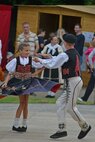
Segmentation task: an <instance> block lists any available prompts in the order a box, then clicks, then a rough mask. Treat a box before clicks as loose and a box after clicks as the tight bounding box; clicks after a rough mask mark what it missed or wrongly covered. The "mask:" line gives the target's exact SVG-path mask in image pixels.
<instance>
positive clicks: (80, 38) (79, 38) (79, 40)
mask: <svg viewBox="0 0 95 142" xmlns="http://www.w3.org/2000/svg"><path fill="white" fill-rule="evenodd" d="M74 30H75V33H76V42H75V48H76V50H77V51H78V53H79V55H80V64H82V57H83V47H84V42H85V37H84V35H83V34H82V27H81V25H80V24H76V25H75V27H74Z"/></svg>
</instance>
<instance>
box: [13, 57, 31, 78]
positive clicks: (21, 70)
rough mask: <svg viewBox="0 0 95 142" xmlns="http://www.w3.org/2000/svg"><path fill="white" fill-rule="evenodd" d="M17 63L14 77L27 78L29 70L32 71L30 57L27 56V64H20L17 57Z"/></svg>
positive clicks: (29, 73)
mask: <svg viewBox="0 0 95 142" xmlns="http://www.w3.org/2000/svg"><path fill="white" fill-rule="evenodd" d="M16 59H17V65H16V72H15V78H18V79H22V80H24V79H27V78H30V77H31V72H32V67H31V64H32V58H31V57H29V63H28V64H27V65H25V66H24V65H22V64H20V58H19V57H17V58H16Z"/></svg>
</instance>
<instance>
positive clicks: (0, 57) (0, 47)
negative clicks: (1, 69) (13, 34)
mask: <svg viewBox="0 0 95 142" xmlns="http://www.w3.org/2000/svg"><path fill="white" fill-rule="evenodd" d="M1 49H2V42H1V40H0V65H1V61H2V52H1Z"/></svg>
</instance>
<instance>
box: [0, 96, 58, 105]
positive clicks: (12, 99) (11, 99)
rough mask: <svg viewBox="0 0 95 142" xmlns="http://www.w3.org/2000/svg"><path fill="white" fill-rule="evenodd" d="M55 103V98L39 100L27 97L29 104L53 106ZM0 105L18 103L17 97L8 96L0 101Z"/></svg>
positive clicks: (39, 98)
mask: <svg viewBox="0 0 95 142" xmlns="http://www.w3.org/2000/svg"><path fill="white" fill-rule="evenodd" d="M55 102H56V98H52V99H51V98H41V97H36V96H30V97H29V103H30V104H31V103H49V104H54V103H55ZM0 103H19V97H17V96H8V97H5V98H2V99H0Z"/></svg>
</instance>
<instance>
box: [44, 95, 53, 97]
mask: <svg viewBox="0 0 95 142" xmlns="http://www.w3.org/2000/svg"><path fill="white" fill-rule="evenodd" d="M45 97H46V98H55V96H50V95H47V96H45Z"/></svg>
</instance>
